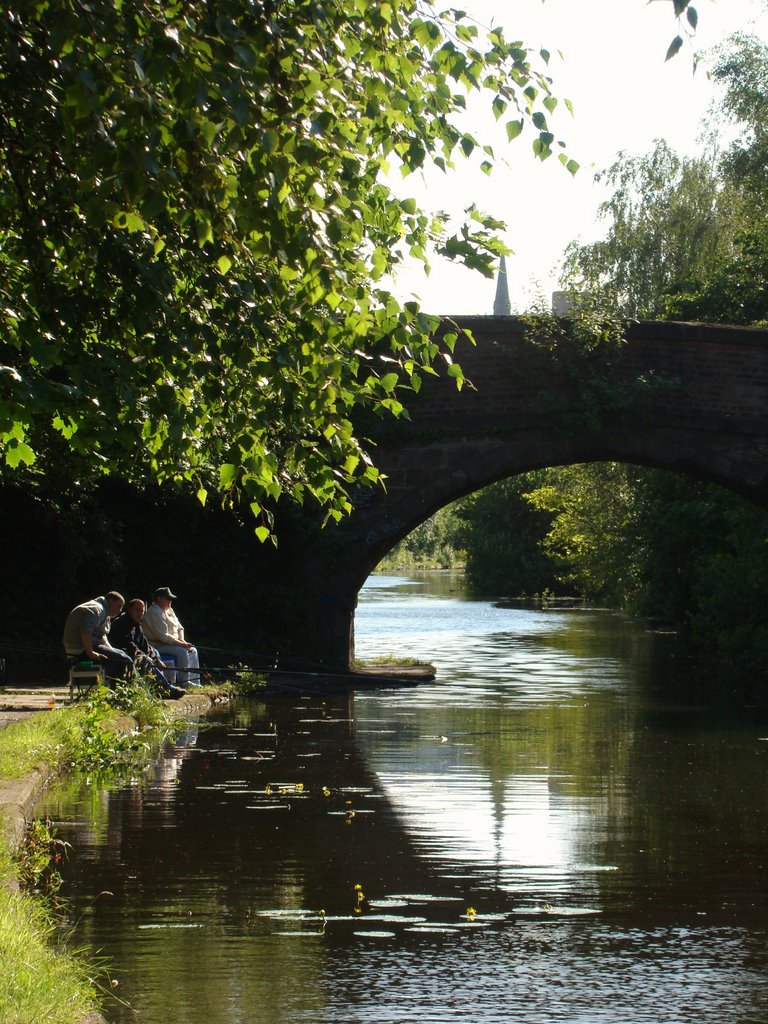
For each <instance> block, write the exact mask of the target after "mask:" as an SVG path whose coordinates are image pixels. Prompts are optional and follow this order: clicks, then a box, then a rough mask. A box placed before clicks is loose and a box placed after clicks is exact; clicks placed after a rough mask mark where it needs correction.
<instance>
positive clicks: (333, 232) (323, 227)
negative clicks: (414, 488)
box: [0, 0, 690, 536]
mask: <svg viewBox="0 0 768 1024" xmlns="http://www.w3.org/2000/svg"><path fill="white" fill-rule="evenodd" d="M687 7H688V4H687V2H685V0H674V8H675V12H676V13H677V14H678V15H680V14H681V13H682V12H683V11H684V10H685V9H686V8H687ZM689 20H690V14H689ZM0 47H1V49H0V55H1V56H0V294H1V298H2V301H0V448H1V449H2V455H3V459H4V469H3V472H5V473H6V474H7V473H8V472H9V471H10V470H13V469H21V471H24V469H25V467H27V471H28V472H34V471H36V470H40V469H42V471H44V470H45V467H46V464H50V462H51V461H52V460H54V459H56V460H58V459H60V458H66V459H71V460H72V466H73V469H72V472H73V474H75V475H77V476H78V477H79V478H83V476H86V475H87V474H89V473H94V474H101V473H104V472H119V473H121V474H123V475H127V476H129V477H132V478H138V479H148V478H154V479H156V480H159V481H164V480H180V481H183V482H184V483H185V485H186V486H190V487H192V488H193V489H194V490H196V491H197V493H198V494H199V496H200V498H201V500H204V499H205V496H206V494H207V493H209V492H210V491H211V490H214V491H218V492H220V493H225V494H226V493H228V492H232V491H237V492H239V493H240V494H244V495H245V496H246V497H247V500H249V501H250V502H251V507H252V509H253V511H254V513H255V514H256V516H257V517H259V516H262V515H263V506H264V504H265V502H266V503H269V502H270V501H272V500H274V499H276V498H277V497H278V496H280V495H281V494H285V493H287V494H291V495H293V496H294V497H296V498H299V499H301V498H303V497H304V496H305V495H306V494H308V493H309V494H311V495H313V496H314V497H315V498H316V499H317V500H318V501H319V502H321V503H322V504H324V505H325V506H326V507H327V508H328V509H329V511H330V513H331V514H333V515H334V516H336V517H338V516H340V515H342V514H343V513H344V511H345V510H348V508H349V499H348V496H347V491H348V488H349V486H350V484H353V483H360V482H362V483H367V484H372V483H373V482H375V480H376V478H377V474H376V471H375V469H374V468H373V466H372V464H371V462H370V459H369V457H368V454H367V451H366V444H365V441H364V439H362V438H360V437H358V436H356V434H355V431H354V430H353V427H352V418H353V414H354V413H355V411H356V410H359V409H361V408H367V409H374V410H376V411H380V412H383V413H387V414H394V415H399V414H401V413H402V411H403V405H402V402H403V399H404V395H405V394H406V393H407V389H408V388H410V389H414V390H415V389H418V387H419V384H420V381H421V379H422V377H423V374H425V373H430V372H434V367H435V365H440V363H441V361H442V362H443V363H444V364H445V365H446V366H447V367H448V372H450V373H451V374H453V375H454V376H455V377H456V378H457V382H459V383H460V382H461V371H460V369H459V368H458V367H456V366H454V365H453V364H452V363H451V357H450V351H449V349H450V343H451V339H450V337H449V338H448V339H447V345H448V348H444V349H443V350H439V349H438V347H437V346H436V344H435V343H434V341H433V339H432V333H433V330H434V327H435V322H434V320H433V319H431V318H429V317H427V316H425V315H423V314H422V312H421V311H420V310H419V308H418V306H417V304H415V303H405V304H400V303H399V302H397V301H396V300H395V298H394V297H393V296H392V294H391V293H390V292H389V291H388V290H387V287H386V286H385V284H384V282H385V281H386V280H387V279H388V275H390V274H391V273H392V272H393V271H396V269H397V266H398V264H399V263H400V262H401V261H402V259H403V258H404V257H405V255H407V254H410V255H411V256H416V257H417V258H420V259H423V260H424V261H425V262H427V263H428V261H429V259H430V258H431V255H432V254H434V253H441V254H444V255H447V256H448V257H450V258H453V259H456V260H460V261H463V262H464V263H465V264H467V265H468V266H470V267H473V268H477V269H478V270H480V271H482V272H484V273H486V274H490V272H491V267H492V265H493V262H494V260H495V258H496V257H497V256H498V254H499V253H501V252H503V251H504V247H503V245H502V243H501V242H500V241H499V240H498V238H497V237H496V235H495V232H496V230H497V229H498V228H499V227H500V226H501V225H499V224H498V223H497V222H495V221H493V220H492V219H491V218H489V217H487V216H485V215H484V214H482V213H481V212H479V211H478V210H476V209H474V208H470V209H469V210H468V211H467V217H466V222H465V223H464V224H463V225H461V226H460V227H459V228H458V229H457V230H455V231H451V230H450V229H449V228H448V227H447V224H446V221H445V219H444V218H443V217H441V216H440V215H437V216H430V215H427V214H426V213H424V212H423V211H421V210H420V209H418V208H417V206H416V204H415V202H414V201H412V200H409V199H400V198H397V197H396V196H395V195H394V194H393V192H392V191H391V189H390V188H389V187H388V186H387V184H386V178H385V172H387V170H390V171H392V170H394V171H397V170H398V169H399V170H400V171H401V172H402V173H403V174H405V175H407V174H409V173H411V172H414V171H417V170H419V169H421V168H424V167H427V166H428V165H436V166H437V167H438V168H440V169H442V170H445V171H446V172H447V171H450V169H451V168H452V167H453V161H454V159H455V157H456V156H459V157H473V158H474V157H478V158H479V159H480V160H481V161H482V165H483V168H484V169H485V170H486V171H490V170H491V167H492V165H493V163H494V160H495V157H494V153H493V152H492V150H491V149H490V147H488V146H484V145H483V144H482V140H479V139H476V138H474V137H473V136H472V135H471V134H469V133H468V132H466V131H465V130H463V129H462V127H461V124H460V119H459V115H460V114H461V112H462V110H463V108H464V106H465V102H466V98H467V96H468V95H469V94H471V93H472V92H475V91H480V92H483V93H484V94H485V95H486V96H487V98H488V102H489V104H490V106H491V107H492V109H493V112H494V114H495V115H496V117H497V118H502V119H504V122H505V123H506V129H507V136H508V138H509V139H510V140H511V139H514V138H515V137H517V136H518V135H523V136H524V137H525V136H528V137H529V139H530V141H531V142H532V144H533V147H534V150H535V152H536V153H537V155H538V156H539V157H541V158H545V157H547V156H548V155H549V154H550V153H551V152H552V151H553V148H554V149H555V150H557V146H558V144H557V143H556V141H555V139H554V136H553V134H552V132H551V131H550V127H549V124H548V118H549V116H550V114H551V113H552V111H553V110H554V108H555V105H556V102H557V101H556V99H555V97H554V96H553V94H552V89H551V80H550V78H549V77H548V75H547V73H546V63H547V60H548V54H547V52H546V51H544V50H541V51H538V52H532V51H530V50H529V49H528V48H526V47H525V46H524V45H523V44H522V43H521V42H519V41H509V40H507V38H506V37H505V35H504V33H503V32H502V30H501V29H499V28H495V29H491V30H489V31H487V32H486V33H483V34H481V33H480V32H479V31H478V28H477V26H476V25H475V24H474V23H473V22H472V21H471V19H470V18H469V17H468V16H467V15H466V14H464V13H463V12H460V11H454V10H448V11H445V12H438V10H437V9H436V8H434V7H433V6H432V4H431V3H430V2H429V0H386V2H384V0H264V2H254V0H217V2H216V3H207V2H204V0H183V2H182V0H87V2H86V0H9V2H8V3H6V4H5V5H3V10H2V13H0ZM531 132H532V135H531V134H530V133H531ZM560 156H561V158H562V160H563V162H564V163H565V164H567V165H569V167H570V169H571V170H572V171H573V170H574V169H575V167H574V165H573V164H569V161H568V159H567V156H566V155H565V154H564V152H563V151H562V150H561V151H560ZM36 460H37V461H36ZM268 525H269V524H268V522H266V523H265V522H263V521H262V525H261V526H260V527H259V531H260V533H261V535H262V536H265V535H266V534H267V532H268V530H267V527H268Z"/></svg>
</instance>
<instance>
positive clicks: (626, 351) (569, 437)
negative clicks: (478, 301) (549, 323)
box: [257, 316, 768, 668]
mask: <svg viewBox="0 0 768 1024" xmlns="http://www.w3.org/2000/svg"><path fill="white" fill-rule="evenodd" d="M455 323H456V324H458V326H459V327H460V328H468V329H469V330H471V332H472V334H473V336H474V338H475V341H476V345H474V346H473V345H471V344H470V343H469V342H468V341H466V340H462V339H460V340H459V342H458V343H457V346H456V351H455V359H456V360H457V361H458V362H459V363H460V364H461V366H462V369H463V371H464V373H465V376H466V377H467V379H468V380H469V381H471V386H465V387H464V388H463V389H462V390H461V391H459V390H457V389H456V386H455V383H454V381H453V380H451V379H449V378H446V377H439V378H428V379H427V381H425V383H424V386H423V387H422V389H421V391H420V392H419V394H418V395H416V396H413V399H412V400H411V401H409V403H408V408H409V412H410V416H411V418H410V420H409V421H407V420H401V421H395V420H392V419H391V418H390V417H388V418H386V419H382V420H378V419H377V420H376V421H375V422H374V423H373V424H369V425H368V426H367V427H365V428H364V433H365V434H366V435H367V436H370V437H371V438H372V439H373V441H374V442H375V448H374V449H373V455H374V461H375V462H376V464H377V466H378V468H379V469H380V470H381V471H382V472H383V473H385V474H386V477H387V484H386V490H383V489H376V490H373V491H370V492H369V491H365V492H363V493H361V494H359V495H357V496H356V497H355V509H354V512H353V513H352V515H351V516H349V517H348V518H347V519H345V520H344V521H342V522H341V523H339V524H338V525H335V526H334V525H329V526H326V527H325V529H321V528H320V524H319V522H316V521H314V520H311V519H308V518H307V517H306V516H302V517H295V516H293V515H292V514H290V515H289V516H288V519H287V520H285V521H282V522H281V523H280V524H279V530H280V544H279V547H278V549H277V551H276V552H274V554H273V555H271V556H270V559H271V560H270V564H269V565H268V566H265V567H264V570H263V573H260V575H261V576H262V580H261V587H262V588H263V600H262V601H261V602H260V603H261V613H260V619H261V621H260V627H261V628H264V629H265V630H266V631H267V633H268V635H269V636H270V637H272V638H273V639H274V643H275V649H276V650H277V651H278V653H279V657H280V658H281V659H282V661H283V663H289V662H290V660H291V658H292V657H300V658H301V659H302V660H306V659H309V660H311V661H313V662H316V663H322V664H325V665H327V666H328V667H329V668H331V667H333V668H346V667H347V666H348V665H349V664H350V659H351V658H352V657H353V654H354V633H353V630H354V612H355V606H356V603H357V595H358V592H359V590H360V587H361V586H362V584H363V583H364V581H365V579H366V577H367V576H368V575H369V573H370V572H371V570H372V569H373V568H374V567H375V566H376V564H377V563H378V562H379V561H380V559H381V558H382V557H383V556H384V555H385V554H386V553H387V551H389V550H390V549H391V548H392V547H393V545H394V544H395V543H397V541H399V540H401V539H402V538H403V537H405V536H406V535H407V534H408V533H410V532H411V530H413V529H414V528H415V527H416V526H418V525H419V524H420V523H422V522H423V521H424V520H425V519H427V518H428V517H429V516H430V515H432V514H433V513H434V512H436V511H437V510H438V509H439V508H441V507H443V506H444V505H446V504H448V503H449V502H451V501H453V500H455V499H456V498H460V497H462V496H464V495H466V494H469V493H470V492H472V491H475V490H478V489H480V488H482V487H485V486H487V485H488V484H491V483H493V482H495V481H497V480H501V479H503V478H505V477H509V476H513V475H515V474H517V473H523V472H526V471H528V470H532V469H539V468H543V467H546V466H557V465H566V464H573V463H578V462H595V461H616V462H628V463H636V464H641V465H646V466H655V467H660V468H664V469H669V470H673V471H677V472H681V473H686V474H690V475H692V476H696V477H700V478H705V479H708V480H712V481H715V482H717V483H720V484H722V485H724V486H726V487H729V488H731V489H732V490H734V491H737V492H739V493H741V494H742V495H744V496H745V497H747V498H749V499H751V500H752V501H754V502H756V503H758V504H760V505H763V506H765V507H768V331H765V330H761V329H756V328H742V327H730V326H718V325H707V324H697V323H672V322H650V321H643V322H639V323H634V324H631V325H630V326H629V327H628V328H627V329H626V331H625V332H624V340H623V343H622V344H620V345H617V346H608V347H598V348H597V349H596V350H594V351H589V350H587V349H585V348H584V346H581V345H579V344H578V343H577V342H575V341H573V340H568V339H565V340H561V341H560V342H558V343H557V344H556V345H555V346H554V347H552V346H551V345H549V344H547V343H545V342H542V341H539V342H536V341H535V340H532V337H531V335H530V328H526V326H525V325H524V324H523V322H522V321H520V320H518V319H517V318H515V317H504V316H502V317H465V318H459V319H457V320H456V321H455ZM442 329H443V331H445V330H455V328H454V327H453V326H451V325H450V324H449V323H448V322H445V323H444V326H443V328H442ZM257 571H258V570H257Z"/></svg>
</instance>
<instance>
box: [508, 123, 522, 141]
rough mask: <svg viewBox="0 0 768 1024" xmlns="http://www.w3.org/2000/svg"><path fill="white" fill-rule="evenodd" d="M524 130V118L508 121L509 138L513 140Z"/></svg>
mask: <svg viewBox="0 0 768 1024" xmlns="http://www.w3.org/2000/svg"><path fill="white" fill-rule="evenodd" d="M522 130H523V119H522V118H521V119H520V120H519V121H507V139H508V141H509V142H512V140H513V139H516V138H517V136H518V135H519V134H520V133H521V132H522Z"/></svg>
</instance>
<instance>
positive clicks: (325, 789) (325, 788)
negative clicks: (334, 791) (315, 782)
mask: <svg viewBox="0 0 768 1024" xmlns="http://www.w3.org/2000/svg"><path fill="white" fill-rule="evenodd" d="M330 795H331V791H330V789H328V787H327V786H323V796H330Z"/></svg>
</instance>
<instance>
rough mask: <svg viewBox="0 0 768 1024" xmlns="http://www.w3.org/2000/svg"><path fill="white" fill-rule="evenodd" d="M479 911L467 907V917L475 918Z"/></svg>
mask: <svg viewBox="0 0 768 1024" xmlns="http://www.w3.org/2000/svg"><path fill="white" fill-rule="evenodd" d="M476 913H477V911H476V910H475V908H474V907H467V917H474V916H475V914H476Z"/></svg>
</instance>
